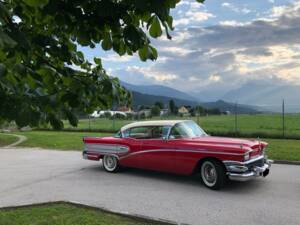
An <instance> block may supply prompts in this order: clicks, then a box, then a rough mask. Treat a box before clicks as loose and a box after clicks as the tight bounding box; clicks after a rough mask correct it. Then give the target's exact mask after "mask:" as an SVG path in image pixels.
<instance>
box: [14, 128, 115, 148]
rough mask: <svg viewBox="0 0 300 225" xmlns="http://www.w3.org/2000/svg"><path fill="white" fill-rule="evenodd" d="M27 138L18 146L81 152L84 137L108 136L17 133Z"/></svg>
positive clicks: (37, 132)
mask: <svg viewBox="0 0 300 225" xmlns="http://www.w3.org/2000/svg"><path fill="white" fill-rule="evenodd" d="M17 134H20V135H24V136H26V137H27V138H28V140H27V141H25V142H23V143H21V144H20V146H24V147H40V148H49V149H60V150H82V149H83V142H82V138H83V137H84V136H109V135H110V134H107V133H89V132H63V131H61V132H59V131H29V132H18V133H17Z"/></svg>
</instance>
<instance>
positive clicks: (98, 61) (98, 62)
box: [94, 57, 102, 67]
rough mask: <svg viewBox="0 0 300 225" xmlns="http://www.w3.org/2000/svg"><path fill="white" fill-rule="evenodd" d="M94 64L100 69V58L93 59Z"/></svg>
mask: <svg viewBox="0 0 300 225" xmlns="http://www.w3.org/2000/svg"><path fill="white" fill-rule="evenodd" d="M94 62H95V63H96V64H97V65H98V66H101V67H102V62H101V59H100V58H97V57H94Z"/></svg>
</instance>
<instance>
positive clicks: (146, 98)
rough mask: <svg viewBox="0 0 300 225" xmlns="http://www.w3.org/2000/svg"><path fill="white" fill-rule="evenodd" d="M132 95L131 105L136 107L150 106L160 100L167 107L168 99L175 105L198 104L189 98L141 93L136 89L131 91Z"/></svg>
mask: <svg viewBox="0 0 300 225" xmlns="http://www.w3.org/2000/svg"><path fill="white" fill-rule="evenodd" d="M132 95H133V99H132V100H133V107H134V108H137V107H138V106H140V105H144V106H152V105H154V103H155V102H162V103H163V104H164V105H165V107H168V105H169V101H170V100H171V99H173V100H174V102H175V104H176V105H177V106H182V105H190V106H196V105H199V103H198V102H196V101H189V100H184V99H179V98H172V97H167V96H158V95H148V94H142V93H139V92H136V91H132Z"/></svg>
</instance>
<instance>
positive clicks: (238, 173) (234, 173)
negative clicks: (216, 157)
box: [223, 155, 273, 181]
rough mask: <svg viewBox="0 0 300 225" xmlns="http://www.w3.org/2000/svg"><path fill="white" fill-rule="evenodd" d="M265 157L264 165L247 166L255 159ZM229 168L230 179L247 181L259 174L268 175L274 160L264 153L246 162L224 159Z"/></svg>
mask: <svg viewBox="0 0 300 225" xmlns="http://www.w3.org/2000/svg"><path fill="white" fill-rule="evenodd" d="M262 159H264V165H263V166H254V167H247V166H246V165H248V164H251V163H253V162H255V161H259V160H262ZM223 163H224V164H225V167H226V169H227V171H228V172H227V173H226V174H227V176H228V178H229V179H230V180H235V181H247V180H250V179H253V178H255V177H259V176H266V175H268V173H269V170H270V167H271V164H272V163H273V160H269V159H266V158H265V157H264V156H263V155H262V156H259V157H256V158H254V159H250V160H248V161H246V162H237V161H223Z"/></svg>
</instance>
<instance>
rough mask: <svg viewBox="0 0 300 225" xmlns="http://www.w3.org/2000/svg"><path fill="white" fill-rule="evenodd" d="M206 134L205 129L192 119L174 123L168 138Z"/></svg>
mask: <svg viewBox="0 0 300 225" xmlns="http://www.w3.org/2000/svg"><path fill="white" fill-rule="evenodd" d="M206 135H207V134H206V133H205V131H204V130H202V129H201V127H199V126H198V124H196V123H195V122H194V121H185V122H180V123H177V124H176V125H174V127H173V128H172V130H171V133H170V138H171V139H174V138H194V137H201V136H206Z"/></svg>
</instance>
